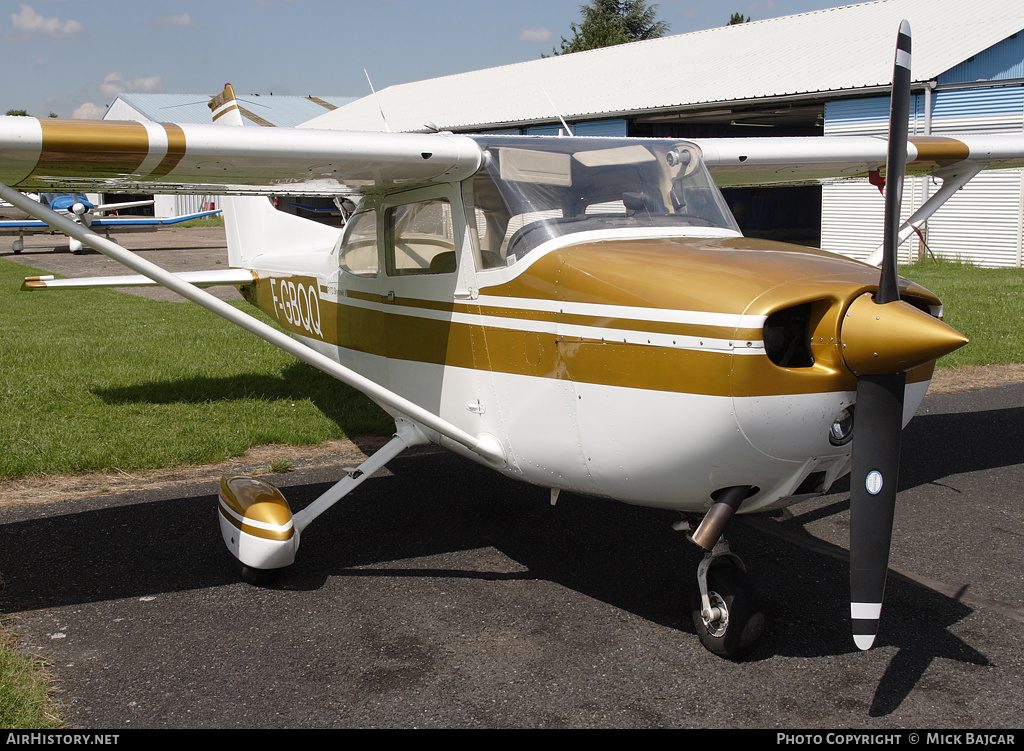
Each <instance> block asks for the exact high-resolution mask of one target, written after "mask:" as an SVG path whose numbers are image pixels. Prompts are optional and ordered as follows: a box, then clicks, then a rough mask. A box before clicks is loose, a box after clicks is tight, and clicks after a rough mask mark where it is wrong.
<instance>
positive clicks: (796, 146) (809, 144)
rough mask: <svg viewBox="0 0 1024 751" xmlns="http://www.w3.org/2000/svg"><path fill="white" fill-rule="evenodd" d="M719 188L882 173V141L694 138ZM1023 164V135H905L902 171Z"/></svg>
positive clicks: (862, 138) (860, 138)
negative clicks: (905, 159) (904, 164)
mask: <svg viewBox="0 0 1024 751" xmlns="http://www.w3.org/2000/svg"><path fill="white" fill-rule="evenodd" d="M694 143H695V144H697V145H698V146H699V147H700V149H701V152H702V155H703V158H704V163H705V164H706V165H707V167H708V169H709V170H710V171H711V174H712V175H714V178H715V182H716V183H718V185H719V186H720V187H723V188H731V187H751V186H765V185H807V184H814V183H824V182H833V181H836V180H842V179H851V178H860V177H867V176H868V175H869V174H870V173H871V172H874V171H879V172H882V173H884V171H885V160H886V152H887V148H888V141H887V140H886V139H885V138H881V137H875V136H824V137H792V138H703V139H694ZM1007 167H1024V135H1022V134H1000V135H965V136H958V137H955V138H953V137H942V136H916V137H915V136H911V137H910V141H909V144H908V146H907V170H906V172H907V174H909V175H924V174H937V175H938V176H940V177H942V176H947V175H952V174H959V173H961V172H963V171H965V170H968V169H975V170H978V169H994V168H1007Z"/></svg>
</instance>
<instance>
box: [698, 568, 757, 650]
mask: <svg viewBox="0 0 1024 751" xmlns="http://www.w3.org/2000/svg"><path fill="white" fill-rule="evenodd" d="M697 581H698V586H699V589H700V592H699V593H698V594H697V596H696V597H695V598H694V601H693V606H692V611H691V613H692V617H693V626H694V628H695V629H696V631H697V637H698V638H699V639H700V643H701V644H703V645H704V647H705V649H707V650H708V651H709V652H711V653H713V654H716V655H718V656H719V657H725V658H726V659H730V660H731V659H737V658H739V657H742V656H743V655H744V654H746V653H747V652H749V651H750V650H751V649H752V648H753V647H754V645H755V644H757V642H758V641H759V640H760V638H761V634H762V633H763V632H764V613H762V612H761V603H760V599H759V598H758V596H757V590H756V589H755V588H754V585H753V583H752V582H751V581H750V578H749V577H748V576H747V575H746V573H744V571H743V569H741V568H740V567H739V566H738V565H736V563H734V562H732V560H731V559H730V558H722V557H720V556H714V555H712V554H710V553H709V554H708V555H706V556H705V557H704V560H703V561H702V562H701V564H700V567H699V568H698V571H697Z"/></svg>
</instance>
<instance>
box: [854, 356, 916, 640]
mask: <svg viewBox="0 0 1024 751" xmlns="http://www.w3.org/2000/svg"><path fill="white" fill-rule="evenodd" d="M906 381H907V376H906V373H897V374H894V375H892V374H889V375H866V376H862V377H861V378H860V379H859V380H858V382H857V417H856V420H857V438H856V439H855V440H856V445H855V446H854V449H853V466H852V469H851V472H850V617H851V618H852V623H853V640H854V642H855V643H856V644H857V646H858V647H859V648H860V649H868V648H870V647H871V645H872V644H873V643H874V641H875V635H876V634H877V633H878V620H879V617H880V615H881V612H882V596H883V594H884V593H885V576H886V571H887V570H888V568H889V546H890V543H891V542H892V520H893V515H894V514H895V510H896V485H897V479H898V475H899V464H900V435H901V432H902V430H903V395H904V387H905V386H906Z"/></svg>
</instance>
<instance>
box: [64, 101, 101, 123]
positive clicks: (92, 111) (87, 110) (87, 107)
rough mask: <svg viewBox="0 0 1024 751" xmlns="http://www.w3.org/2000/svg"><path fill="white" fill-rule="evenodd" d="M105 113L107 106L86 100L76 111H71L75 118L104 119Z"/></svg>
mask: <svg viewBox="0 0 1024 751" xmlns="http://www.w3.org/2000/svg"><path fill="white" fill-rule="evenodd" d="M105 114H107V108H106V107H102V106H100V105H98V104H93V103H92V102H86V103H85V104H83V105H82V106H81V107H76V108H75V111H74V112H72V113H71V117H73V118H74V119H75V120H102V119H103V116H104V115H105Z"/></svg>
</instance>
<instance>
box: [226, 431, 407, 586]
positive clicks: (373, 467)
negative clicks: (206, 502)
mask: <svg viewBox="0 0 1024 751" xmlns="http://www.w3.org/2000/svg"><path fill="white" fill-rule="evenodd" d="M396 428H397V431H396V433H395V436H394V437H393V438H392V439H391V440H390V441H388V443H387V444H385V445H384V446H383V447H381V448H380V449H378V450H377V451H376V452H375V453H374V454H373V456H371V457H369V458H368V459H367V460H366V461H364V462H363V463H362V464H360V465H359V466H358V467H356V468H355V469H353V470H351V471H350V472H348V473H347V474H346V475H345V477H343V478H342V479H340V480H339V481H338V482H336V483H335V484H334V485H332V486H331V487H330V488H328V489H327V490H326V491H325V492H324V493H323V494H321V495H320V497H319V498H317V499H316V500H315V501H313V502H312V503H311V504H309V505H308V506H307V507H306V508H304V509H303V510H302V511H300V512H298V513H297V514H295V515H294V516H293V515H292V510H291V506H289V505H288V501H287V500H286V499H285V497H284V495H283V494H282V493H281V491H280V490H278V489H277V488H276V487H274V486H273V485H271V484H270V483H268V482H264V481H263V480H259V479H257V478H254V477H247V476H245V475H225V476H224V477H222V478H221V481H220V493H219V494H218V503H217V509H218V518H219V519H220V531H221V537H222V538H223V539H224V544H225V545H226V546H227V548H228V551H229V552H230V553H231V555H232V556H233V557H234V559H235V564H236V568H237V569H238V571H239V573H240V574H241V576H242V578H243V579H244V580H245V581H247V582H249V583H250V584H266V583H269V582H270V581H272V580H273V579H274V578H275V577H276V576H277V574H278V573H279V572H280V570H281V569H282V568H285V567H286V566H290V565H291V564H292V562H293V561H294V560H295V553H296V551H297V550H298V548H299V537H300V536H301V534H302V531H303V530H304V529H305V528H306V527H307V526H308V525H309V524H310V522H312V521H313V520H314V519H315V518H316V517H318V516H319V515H320V514H322V513H323V512H324V511H326V510H327V509H329V508H330V507H331V506H333V505H334V504H335V503H337V502H338V501H340V500H341V499H342V498H344V497H345V496H346V495H348V494H349V493H350V492H352V491H353V490H355V489H356V487H358V486H359V485H360V484H361V483H362V482H363V481H364V480H365V479H366V478H367V477H370V476H371V475H372V474H373V473H374V472H376V471H377V470H378V469H380V468H381V467H383V466H384V465H385V464H387V463H388V462H389V461H390V460H391V459H394V458H395V457H396V456H398V455H399V454H400V453H401V452H402V451H403V450H405V449H406V448H408V447H410V446H418V445H421V444H424V443H427V438H426V437H425V436H424V434H423V433H422V432H420V430H419V428H417V427H416V426H415V425H413V424H412V423H408V422H405V421H404V420H400V421H398V422H397V423H396Z"/></svg>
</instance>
